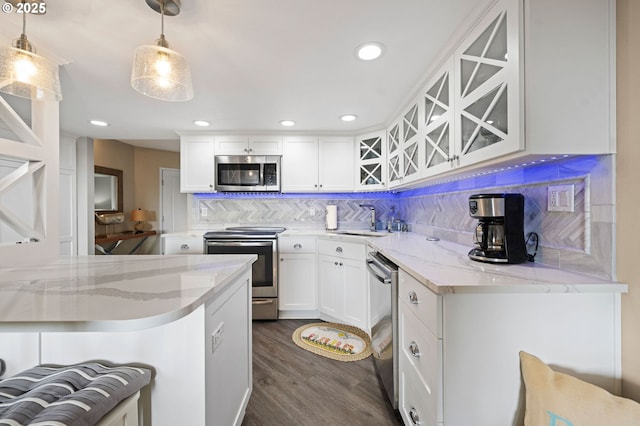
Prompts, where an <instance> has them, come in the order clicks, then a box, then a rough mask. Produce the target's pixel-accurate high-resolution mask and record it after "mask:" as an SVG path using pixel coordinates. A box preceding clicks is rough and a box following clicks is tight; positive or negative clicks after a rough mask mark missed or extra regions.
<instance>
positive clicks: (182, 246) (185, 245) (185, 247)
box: [180, 244, 189, 250]
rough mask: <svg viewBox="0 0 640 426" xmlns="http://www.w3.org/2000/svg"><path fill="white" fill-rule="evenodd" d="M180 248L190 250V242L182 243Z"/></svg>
mask: <svg viewBox="0 0 640 426" xmlns="http://www.w3.org/2000/svg"><path fill="white" fill-rule="evenodd" d="M180 250H189V244H182V245H181V246H180Z"/></svg>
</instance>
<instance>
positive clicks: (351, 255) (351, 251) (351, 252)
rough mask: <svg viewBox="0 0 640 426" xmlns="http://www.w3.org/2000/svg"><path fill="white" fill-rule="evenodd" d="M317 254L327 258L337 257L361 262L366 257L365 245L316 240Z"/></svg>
mask: <svg viewBox="0 0 640 426" xmlns="http://www.w3.org/2000/svg"><path fill="white" fill-rule="evenodd" d="M318 252H319V253H320V254H326V255H327V256H337V257H342V258H345V259H353V260H362V261H363V262H364V259H365V257H366V254H365V253H366V251H365V245H364V244H358V243H349V242H344V241H331V240H323V239H319V240H318Z"/></svg>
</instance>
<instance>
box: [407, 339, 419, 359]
mask: <svg viewBox="0 0 640 426" xmlns="http://www.w3.org/2000/svg"><path fill="white" fill-rule="evenodd" d="M409 352H411V355H413V356H414V357H416V358H420V355H421V354H420V348H419V347H418V344H417V343H416V342H415V341H412V342H411V343H410V344H409Z"/></svg>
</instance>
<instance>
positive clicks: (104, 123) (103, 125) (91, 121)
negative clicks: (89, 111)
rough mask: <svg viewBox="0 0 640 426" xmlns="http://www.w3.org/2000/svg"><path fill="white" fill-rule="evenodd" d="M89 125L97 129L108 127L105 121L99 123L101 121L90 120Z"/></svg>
mask: <svg viewBox="0 0 640 426" xmlns="http://www.w3.org/2000/svg"><path fill="white" fill-rule="evenodd" d="M89 123H91V124H93V125H94V126H99V127H106V126H108V125H109V123H107V122H106V121H101V120H90V121H89Z"/></svg>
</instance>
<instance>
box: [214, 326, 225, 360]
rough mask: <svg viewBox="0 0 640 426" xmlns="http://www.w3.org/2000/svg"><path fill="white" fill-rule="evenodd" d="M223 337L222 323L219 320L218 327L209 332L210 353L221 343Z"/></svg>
mask: <svg viewBox="0 0 640 426" xmlns="http://www.w3.org/2000/svg"><path fill="white" fill-rule="evenodd" d="M223 337H224V323H223V322H221V323H220V325H219V326H218V328H216V330H215V331H214V332H213V333H212V334H211V353H214V352H215V351H216V349H218V347H219V346H220V343H222V339H223Z"/></svg>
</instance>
